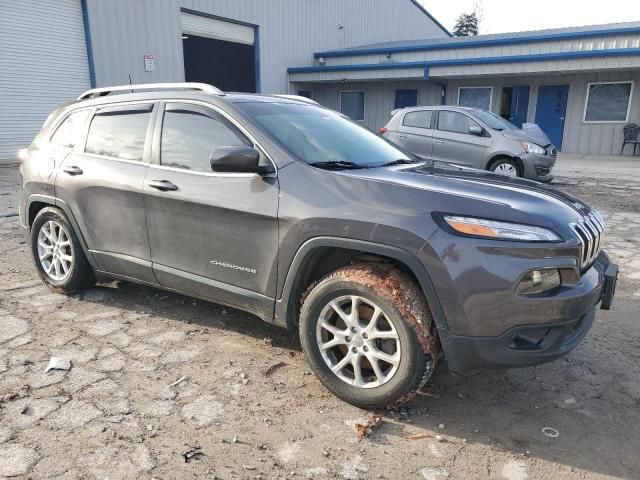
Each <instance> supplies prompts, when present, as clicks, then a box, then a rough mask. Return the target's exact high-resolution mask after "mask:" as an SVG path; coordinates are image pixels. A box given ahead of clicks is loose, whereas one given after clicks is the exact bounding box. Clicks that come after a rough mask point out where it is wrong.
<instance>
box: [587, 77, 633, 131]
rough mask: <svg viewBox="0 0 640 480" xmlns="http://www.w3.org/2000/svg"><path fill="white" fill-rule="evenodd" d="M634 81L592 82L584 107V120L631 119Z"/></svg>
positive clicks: (608, 120)
mask: <svg viewBox="0 0 640 480" xmlns="http://www.w3.org/2000/svg"><path fill="white" fill-rule="evenodd" d="M632 92H633V82H603V83H590V84H589V85H588V87H587V99H586V103H585V108H584V121H585V122H587V123H589V122H593V123H609V122H612V123H615V122H621V123H624V122H627V121H628V120H629V106H630V105H631V94H632Z"/></svg>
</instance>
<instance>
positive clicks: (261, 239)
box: [144, 103, 278, 317]
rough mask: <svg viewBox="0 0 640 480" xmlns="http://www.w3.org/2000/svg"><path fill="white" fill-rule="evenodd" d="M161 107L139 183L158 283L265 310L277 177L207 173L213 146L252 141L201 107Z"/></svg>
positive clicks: (270, 291) (271, 291) (270, 285)
mask: <svg viewBox="0 0 640 480" xmlns="http://www.w3.org/2000/svg"><path fill="white" fill-rule="evenodd" d="M163 107H164V108H163V112H162V114H161V115H160V116H159V117H158V121H157V122H156V128H155V132H154V152H156V154H155V155H154V157H155V158H154V160H153V164H152V165H150V167H149V171H148V172H147V176H146V178H145V182H144V197H145V205H146V209H147V228H148V230H149V243H150V246H151V260H152V262H153V269H154V272H155V275H156V277H157V279H158V282H159V283H160V284H161V285H163V286H166V287H169V288H172V289H175V290H179V291H182V292H185V293H190V294H193V295H196V296H200V297H203V298H208V299H212V300H214V301H217V302H219V303H223V304H227V305H231V306H236V307H239V308H242V309H246V310H249V311H252V312H254V313H257V314H258V315H260V316H263V317H264V316H268V315H270V313H269V312H271V313H272V310H273V305H274V303H273V302H274V301H273V298H274V297H275V285H276V278H275V274H276V272H275V268H274V267H275V265H276V263H277V262H276V256H277V252H278V221H277V213H278V182H277V178H276V177H275V176H271V177H268V176H267V177H262V176H259V175H255V174H238V173H236V174H233V173H229V174H220V173H214V172H212V171H211V166H210V163H209V158H210V155H211V152H212V151H213V150H214V149H216V148H218V147H221V146H228V145H247V144H251V142H250V141H249V140H248V139H247V137H246V136H245V135H243V134H242V133H241V132H240V131H239V130H238V129H237V128H236V127H235V126H234V125H233V124H232V123H231V122H230V121H229V120H228V119H226V118H225V117H224V116H223V115H222V114H220V113H218V112H216V111H214V110H213V109H210V108H208V107H205V106H201V105H196V104H189V103H167V104H166V105H164V106H163ZM264 160H266V161H268V159H266V158H265V159H264Z"/></svg>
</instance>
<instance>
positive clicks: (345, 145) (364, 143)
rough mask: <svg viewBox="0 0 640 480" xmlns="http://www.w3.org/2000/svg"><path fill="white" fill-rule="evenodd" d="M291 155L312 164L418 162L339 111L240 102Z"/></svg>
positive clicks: (313, 107) (283, 104)
mask: <svg viewBox="0 0 640 480" xmlns="http://www.w3.org/2000/svg"><path fill="white" fill-rule="evenodd" d="M236 107H238V108H239V109H240V110H241V111H243V112H244V113H245V114H246V115H247V116H249V117H250V118H252V119H253V120H254V121H255V122H256V123H258V125H259V126H260V127H262V128H263V129H264V130H266V131H267V132H268V133H270V134H271V135H272V136H273V137H275V139H276V140H277V141H278V142H279V143H280V144H281V145H282V146H283V147H284V148H286V149H287V150H288V151H289V152H290V153H291V154H293V155H294V156H296V157H297V158H299V159H300V160H302V161H303V162H306V163H308V164H314V163H316V164H319V165H320V164H325V165H326V164H327V162H329V163H333V162H338V164H339V165H338V166H340V164H342V165H347V166H349V165H350V166H352V167H376V166H381V165H385V164H389V163H392V162H396V161H398V160H401V161H402V160H404V161H417V160H418V159H417V158H416V157H414V156H413V155H411V154H409V153H407V152H404V151H402V150H400V149H399V148H397V147H395V146H394V145H393V144H392V143H390V142H388V141H387V140H385V139H384V138H382V137H380V136H378V135H376V134H375V133H373V132H372V131H370V130H368V129H366V128H364V127H362V126H360V125H358V124H357V123H355V122H353V121H351V120H349V119H347V118H345V117H343V116H342V115H340V114H339V113H337V112H334V111H331V110H327V109H324V108H319V107H316V106H313V105H299V104H294V103H261V102H247V103H236Z"/></svg>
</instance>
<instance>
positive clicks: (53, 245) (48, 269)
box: [31, 208, 95, 294]
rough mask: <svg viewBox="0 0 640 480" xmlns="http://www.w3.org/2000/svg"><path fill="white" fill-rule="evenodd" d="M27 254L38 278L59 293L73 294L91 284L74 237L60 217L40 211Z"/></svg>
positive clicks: (48, 210)
mask: <svg viewBox="0 0 640 480" xmlns="http://www.w3.org/2000/svg"><path fill="white" fill-rule="evenodd" d="M31 253H32V255H33V261H34V263H35V266H36V269H37V271H38V274H39V275H40V278H42V280H43V281H44V282H45V283H46V284H47V285H48V286H49V287H50V288H51V289H52V290H55V291H57V292H60V293H67V294H68V293H73V292H75V291H76V290H79V289H82V288H87V287H90V286H92V285H93V284H94V283H95V278H94V276H93V271H92V270H91V266H90V265H89V262H88V261H87V258H86V257H85V255H84V252H83V251H82V247H81V246H80V242H79V241H78V237H77V236H76V234H75V232H74V231H73V228H72V227H71V224H70V223H69V221H68V220H67V217H66V216H65V215H64V213H63V212H62V211H60V210H58V209H57V208H45V209H43V210H41V211H40V212H39V213H38V215H37V216H36V218H35V220H34V221H33V225H32V227H31Z"/></svg>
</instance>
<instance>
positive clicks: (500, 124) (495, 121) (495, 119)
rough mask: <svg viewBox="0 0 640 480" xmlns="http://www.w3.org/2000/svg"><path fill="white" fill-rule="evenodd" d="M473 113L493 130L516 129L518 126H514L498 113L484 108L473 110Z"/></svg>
mask: <svg viewBox="0 0 640 480" xmlns="http://www.w3.org/2000/svg"><path fill="white" fill-rule="evenodd" d="M473 114H474V115H475V116H476V117H478V118H479V119H480V120H482V121H483V122H484V123H486V124H487V125H488V126H489V127H491V128H493V129H494V130H498V131H502V130H517V129H518V127H516V126H515V125H514V124H513V123H511V122H510V121H509V120H505V119H504V118H502V117H501V116H500V115H496V114H495V113H492V112H487V111H486V110H474V111H473Z"/></svg>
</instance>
